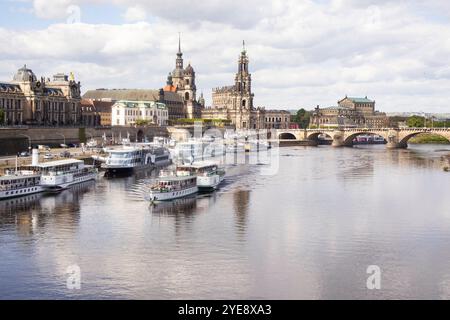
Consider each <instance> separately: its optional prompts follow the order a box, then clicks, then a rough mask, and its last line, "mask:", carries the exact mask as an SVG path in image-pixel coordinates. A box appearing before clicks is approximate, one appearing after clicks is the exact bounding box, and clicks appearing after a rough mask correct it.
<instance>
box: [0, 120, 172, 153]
mask: <svg viewBox="0 0 450 320" xmlns="http://www.w3.org/2000/svg"><path fill="white" fill-rule="evenodd" d="M103 136H106V137H107V139H108V140H110V139H111V138H112V137H114V138H115V139H116V140H118V139H119V137H120V136H121V137H122V138H126V137H127V136H129V137H130V140H131V141H143V140H144V139H145V137H147V139H148V140H149V141H152V140H153V137H155V136H163V137H168V136H169V132H168V130H167V128H165V127H108V128H66V127H58V128H31V127H29V128H0V156H4V155H15V154H17V153H18V152H21V151H25V150H27V149H28V146H29V145H30V144H31V145H32V146H37V145H40V144H43V145H49V146H58V145H60V144H62V143H64V141H65V142H66V144H69V143H76V144H79V143H80V142H82V140H89V139H102V138H103Z"/></svg>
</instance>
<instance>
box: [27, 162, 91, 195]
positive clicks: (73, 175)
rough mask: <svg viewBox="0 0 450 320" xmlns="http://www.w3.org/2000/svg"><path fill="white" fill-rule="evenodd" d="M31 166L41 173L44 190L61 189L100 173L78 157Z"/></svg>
mask: <svg viewBox="0 0 450 320" xmlns="http://www.w3.org/2000/svg"><path fill="white" fill-rule="evenodd" d="M29 168H30V169H32V170H33V171H35V172H39V173H40V174H41V186H42V187H43V189H44V191H59V190H63V189H67V188H68V187H70V186H72V185H74V184H78V183H82V182H86V181H89V180H95V179H96V178H97V173H98V171H97V169H96V168H95V167H94V166H89V165H85V164H84V162H83V161H82V160H76V159H67V160H59V161H51V162H43V163H38V164H37V165H34V166H33V165H32V166H29Z"/></svg>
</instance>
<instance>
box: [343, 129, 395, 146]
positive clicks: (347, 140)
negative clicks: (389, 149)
mask: <svg viewBox="0 0 450 320" xmlns="http://www.w3.org/2000/svg"><path fill="white" fill-rule="evenodd" d="M361 135H372V136H381V137H383V138H384V141H385V142H387V139H386V137H385V136H384V135H383V134H380V133H377V132H370V131H361V132H355V133H352V134H350V135H349V136H347V137H346V138H345V139H344V146H349V147H351V146H353V140H354V139H355V138H356V137H358V136H361Z"/></svg>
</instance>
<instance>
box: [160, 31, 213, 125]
mask: <svg viewBox="0 0 450 320" xmlns="http://www.w3.org/2000/svg"><path fill="white" fill-rule="evenodd" d="M183 64H184V62H183V53H182V52H181V39H180V38H179V39H178V53H177V58H176V61H175V69H174V70H173V71H172V72H171V73H169V76H168V77H167V83H166V86H165V87H164V91H165V92H176V93H178V94H179V95H180V96H181V97H182V98H183V101H184V105H185V111H186V112H185V113H186V118H188V119H195V118H200V117H201V112H202V109H203V107H204V105H205V100H204V99H203V94H202V95H201V97H200V99H199V100H197V87H196V85H195V71H194V68H193V67H192V66H191V64H190V63H189V64H188V66H187V67H186V68H184V66H183Z"/></svg>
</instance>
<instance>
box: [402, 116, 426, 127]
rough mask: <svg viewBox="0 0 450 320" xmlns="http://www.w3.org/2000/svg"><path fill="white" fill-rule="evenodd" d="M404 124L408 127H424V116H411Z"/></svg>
mask: <svg viewBox="0 0 450 320" xmlns="http://www.w3.org/2000/svg"><path fill="white" fill-rule="evenodd" d="M406 124H407V125H408V127H410V128H423V127H425V118H424V117H419V116H412V117H409V119H408V120H407V121H406Z"/></svg>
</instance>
